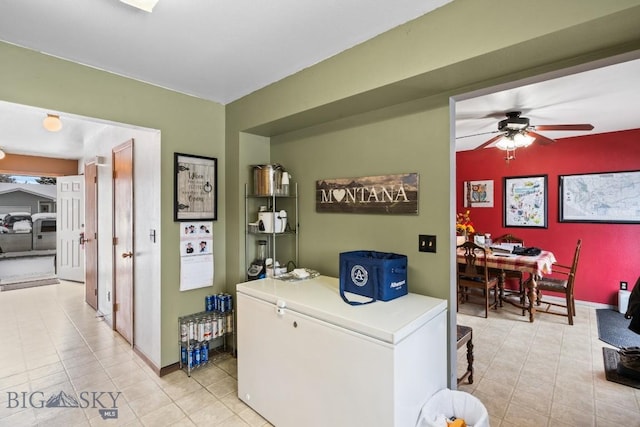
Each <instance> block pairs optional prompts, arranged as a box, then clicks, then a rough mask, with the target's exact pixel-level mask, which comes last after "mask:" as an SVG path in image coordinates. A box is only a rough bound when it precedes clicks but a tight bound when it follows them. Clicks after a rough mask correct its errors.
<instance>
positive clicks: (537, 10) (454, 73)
mask: <svg viewBox="0 0 640 427" xmlns="http://www.w3.org/2000/svg"><path fill="white" fill-rule="evenodd" d="M638 22H640V0H615V1H607V2H605V1H601V0H564V1H562V2H558V1H557V0H539V1H537V2H535V3H534V2H530V1H524V0H455V1H453V2H452V3H450V4H448V5H446V6H444V7H442V8H440V9H437V10H436V11H434V12H433V13H430V14H428V15H425V16H424V17H421V18H419V19H417V20H415V21H412V22H409V23H407V24H405V25H402V26H400V27H398V28H396V29H393V30H391V31H389V32H387V33H385V34H383V35H381V36H379V37H376V38H374V39H372V40H370V41H368V42H366V43H363V44H361V45H359V46H356V47H354V48H352V49H349V50H348V51H346V52H343V53H341V54H339V55H336V56H335V57H333V58H330V59H328V60H326V61H323V62H322V63H319V64H317V65H315V66H313V67H310V68H307V69H305V70H303V71H301V72H299V73H297V74H296V75H294V76H291V77H288V78H286V79H283V80H282V81H280V82H277V83H274V84H272V85H270V86H268V87H266V88H264V89H261V90H259V91H256V92H254V93H252V94H251V95H248V96H246V97H244V98H242V99H240V100H238V101H236V102H233V103H231V104H229V105H227V106H226V107H223V106H221V105H218V104H216V103H212V102H208V101H204V100H199V99H196V98H193V97H190V96H186V95H181V94H177V93H174V92H171V91H168V90H164V89H161V88H158V87H154V86H151V85H148V84H144V83H140V82H136V81H133V80H131V79H126V78H122V77H119V76H116V75H113V74H109V73H106V72H102V71H99V70H95V69H91V68H88V67H84V66H81V65H78V64H73V63H70V62H66V61H62V60H59V59H56V58H52V57H48V56H45V55H42V54H39V53H36V52H33V51H29V50H25V49H21V48H17V47H15V46H12V45H8V44H4V43H0V100H4V101H9V102H15V103H20V104H27V105H34V106H38V107H43V108H50V109H54V110H59V111H65V112H69V113H73V114H78V115H83V116H89V117H98V118H101V119H105V120H112V121H116V122H121V123H129V124H134V125H137V126H143V127H148V128H154V129H160V130H161V132H162V149H161V156H162V158H161V168H162V173H161V176H162V194H161V205H162V214H163V215H162V228H161V231H160V236H161V241H162V263H161V266H159V268H160V269H161V277H162V283H159V284H158V286H159V287H160V289H161V307H162V318H161V319H158V321H159V322H161V325H162V327H161V340H162V345H161V364H162V366H165V365H168V364H171V363H173V362H175V361H177V352H176V350H175V347H176V344H175V336H176V329H177V316H179V315H180V314H185V313H188V312H191V311H197V310H200V309H201V308H202V301H203V297H204V295H205V294H207V293H208V292H210V291H209V290H196V291H190V292H186V293H181V292H179V291H178V273H179V253H178V249H177V247H178V229H179V226H178V224H176V223H174V222H173V218H172V216H173V153H174V152H176V151H179V152H187V153H192V154H198V155H204V156H211V157H217V158H218V159H219V180H220V183H219V186H218V189H219V194H218V203H219V206H218V212H219V219H218V221H217V222H216V223H215V225H214V235H215V239H214V251H215V254H216V260H215V277H216V279H215V290H216V291H218V290H221V289H223V288H225V287H226V289H227V290H233V289H234V285H235V283H237V282H238V281H240V280H243V278H244V272H245V260H244V200H243V193H244V183H245V182H247V181H248V178H249V165H250V164H254V163H256V162H260V163H266V162H270V161H278V162H281V163H283V164H285V165H286V166H287V168H288V169H290V170H291V172H292V173H293V175H294V180H295V181H297V182H299V183H300V185H301V196H300V202H301V214H300V221H301V224H302V227H301V234H300V241H301V253H300V258H301V261H302V263H303V264H307V265H314V266H317V268H318V269H320V270H321V271H323V272H326V273H329V274H335V273H336V272H337V265H336V264H337V262H336V259H337V254H338V252H339V251H340V250H342V248H343V247H344V248H345V249H348V248H364V247H375V248H379V249H381V250H395V251H398V252H403V253H406V254H407V255H409V261H410V276H409V278H410V287H411V289H412V290H415V291H417V292H423V293H429V294H431V295H435V296H441V297H446V296H447V295H450V294H451V271H452V266H451V262H450V259H451V247H450V245H451V240H452V230H453V228H452V225H453V214H454V209H453V203H452V200H454V199H455V194H453V193H452V192H451V190H450V189H451V188H452V187H451V185H452V182H453V178H452V177H453V173H454V165H453V158H454V157H453V155H452V145H451V141H450V118H449V97H450V96H454V95H458V94H461V93H465V92H468V91H470V90H474V89H480V88H483V87H488V86H491V85H493V84H498V83H504V82H509V81H513V80H516V79H519V78H524V77H529V76H535V75H537V74H540V73H543V72H546V71H553V70H559V69H562V68H565V67H568V66H571V65H576V64H581V63H586V62H588V61H590V60H595V59H599V58H605V57H608V56H612V55H615V54H618V53H623V52H629V51H633V50H636V49H640V26H639V25H638ZM269 139H271V150H270V151H269V150H266V149H264V144H265V143H268V141H269ZM265 141H266V142H265ZM241 144H242V146H241ZM255 146H258V147H260V148H259V152H260V156H262V157H260V158H258V156H257V155H256V151H255V150H252V149H249V148H247V147H255ZM336 150H337V151H338V153H336ZM340 153H344V154H348V156H341V155H340ZM336 154H337V155H338V158H335V157H334V156H336ZM360 155H363V156H364V157H361V158H359V159H360V161H356V162H354V161H352V160H353V158H354V157H356V156H360ZM397 172H418V173H419V174H420V194H419V200H420V202H419V210H420V212H419V215H417V216H401V217H398V216H388V217H386V216H365V217H363V216H361V215H340V214H335V215H329V214H323V215H320V214H316V213H315V207H314V201H313V198H312V197H311V196H310V194H308V192H309V191H310V189H311V188H313V187H312V183H313V182H314V181H315V180H316V179H321V178H331V177H345V176H362V175H371V174H384V173H397ZM362 225H365V226H366V227H362ZM372 230H375V231H372ZM340 232H344V233H346V236H347V237H348V239H345V238H344V237H342V236H343V234H339V233H340ZM419 233H428V234H435V235H436V236H437V237H438V253H437V254H435V255H434V254H419V253H418V252H417V235H418V234H419ZM447 236H450V237H449V239H448V238H447ZM329 237H331V238H329ZM450 348H452V347H450Z"/></svg>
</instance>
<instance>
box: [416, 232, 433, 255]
mask: <svg viewBox="0 0 640 427" xmlns="http://www.w3.org/2000/svg"><path fill="white" fill-rule="evenodd" d="M418 251H419V252H434V253H435V251H436V236H432V235H429V234H420V235H418Z"/></svg>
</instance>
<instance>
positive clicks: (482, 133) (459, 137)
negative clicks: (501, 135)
mask: <svg viewBox="0 0 640 427" xmlns="http://www.w3.org/2000/svg"><path fill="white" fill-rule="evenodd" d="M498 132H500V131H498V130H493V131H491V132H480V133H472V134H471V135H462V136H456V139H463V138H471V137H472V136H482V135H490V134H492V133H498Z"/></svg>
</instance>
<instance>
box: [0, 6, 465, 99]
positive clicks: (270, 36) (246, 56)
mask: <svg viewBox="0 0 640 427" xmlns="http://www.w3.org/2000/svg"><path fill="white" fill-rule="evenodd" d="M450 1H452V0H160V1H159V3H158V4H157V5H156V7H155V8H154V9H153V12H152V13H148V12H144V11H141V10H139V9H135V8H133V7H131V6H129V5H126V4H124V3H122V2H120V1H119V0H55V1H51V0H28V1H20V0H18V1H15V0H14V1H8V0H7V1H2V2H0V40H4V41H8V42H10V43H14V44H17V45H19V46H24V47H27V48H31V49H34V50H37V51H41V52H45V53H47V54H50V55H53V56H57V57H60V58H64V59H68V60H70V61H74V62H78V63H81V64H86V65H89V66H92V67H95V68H99V69H102V70H107V71H110V72H112V73H115V74H120V75H123V76H127V77H130V78H133V79H136V80H141V81H144V82H148V83H152V84H154V85H157V86H161V87H165V88H169V89H172V90H175V91H178V92H182V93H186V94H190V95H194V96H197V97H199V98H203V99H208V100H211V101H216V102H219V103H221V104H227V103H229V102H231V101H234V100H236V99H238V98H241V97H242V96H244V95H247V94H249V93H251V92H253V91H255V90H257V89H260V88H262V87H264V86H267V85H269V84H271V83H273V82H275V81H278V80H281V79H283V78H284V77H287V76H289V75H291V74H295V73H296V72H298V71H300V70H302V69H304V68H307V67H309V66H311V65H313V64H315V63H317V62H320V61H322V60H324V59H326V58H328V57H331V56H334V55H336V54H338V53H340V52H342V51H344V50H346V49H349V48H350V47H353V46H355V45H357V44H360V43H362V42H364V41H366V40H368V39H370V38H372V37H374V36H376V35H378V34H381V33H384V32H386V31H387V30H390V29H391V28H394V27H397V26H398V25H400V24H403V23H405V22H408V21H410V20H413V19H415V18H417V17H419V16H422V15H424V14H425V13H428V12H430V11H432V10H433V9H435V8H438V7H440V6H442V5H444V4H446V3H449V2H450Z"/></svg>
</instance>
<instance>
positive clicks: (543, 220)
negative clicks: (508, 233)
mask: <svg viewBox="0 0 640 427" xmlns="http://www.w3.org/2000/svg"><path fill="white" fill-rule="evenodd" d="M503 209H504V210H503V217H502V222H503V226H504V227H538V228H547V175H539V176H518V177H505V178H504V194H503Z"/></svg>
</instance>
